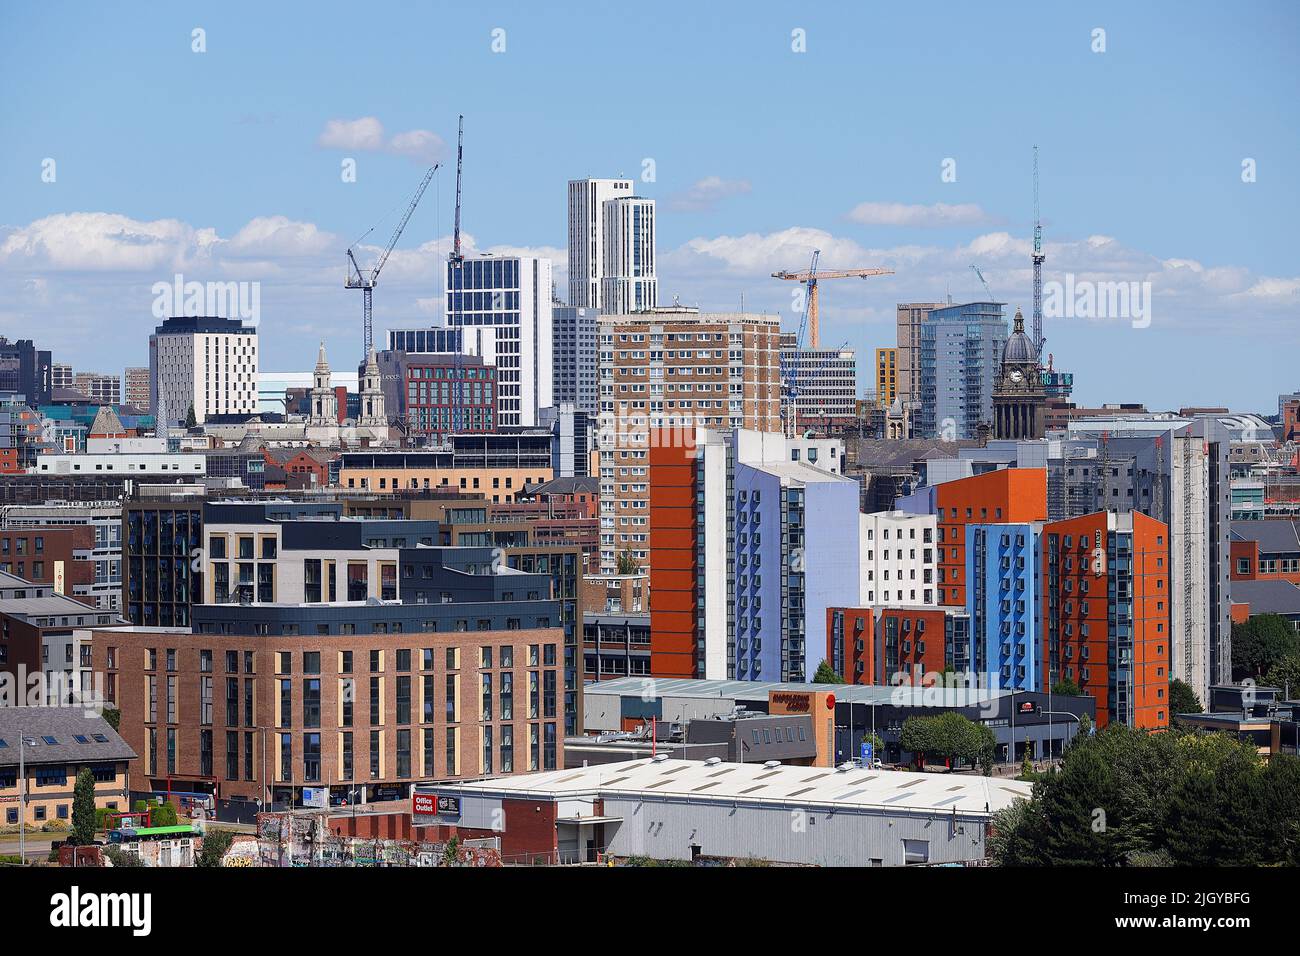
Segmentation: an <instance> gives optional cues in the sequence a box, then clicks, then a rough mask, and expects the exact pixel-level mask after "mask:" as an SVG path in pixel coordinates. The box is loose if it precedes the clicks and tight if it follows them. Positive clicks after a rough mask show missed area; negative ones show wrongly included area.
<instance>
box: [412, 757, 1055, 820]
mask: <svg viewBox="0 0 1300 956" xmlns="http://www.w3.org/2000/svg"><path fill="white" fill-rule="evenodd" d="M429 789H430V790H431V791H435V792H440V793H447V794H451V795H455V794H457V793H459V794H461V795H463V796H485V797H490V796H500V797H506V798H511V797H520V796H527V797H539V798H549V799H558V798H565V797H577V796H581V795H585V794H591V795H595V796H603V797H605V798H608V797H609V796H611V795H618V796H627V797H636V796H643V797H647V798H655V799H659V798H672V797H675V798H679V799H681V800H686V801H691V802H695V801H710V802H713V801H727V802H737V801H741V802H745V803H781V804H786V805H789V804H795V805H810V804H815V805H818V806H824V807H839V808H845V809H848V808H855V809H879V810H894V811H905V812H909V813H953V812H959V813H978V814H985V813H992V812H995V811H997V810H1001V809H1002V808H1004V807H1007V806H1010V805H1011V804H1012V803H1013V802H1014V801H1015V800H1017V799H1025V800H1027V799H1029V796H1030V791H1031V790H1032V789H1033V785H1032V784H1029V783H1023V782H1021V781H1018V780H1009V779H1001V778H997V777H984V776H977V775H972V774H952V773H913V772H910V771H906V770H865V769H861V768H857V767H854V768H853V769H849V770H839V769H835V768H831V767H799V766H793V765H781V766H777V767H769V766H766V765H764V764H761V763H744V764H742V763H708V762H704V761H699V760H674V759H672V758H667V759H664V758H648V759H644V760H628V761H622V762H619V763H610V764H600V765H598V766H593V767H582V768H578V769H567V770H550V771H546V772H544V773H532V774H523V775H520V776H514V777H500V778H497V779H494V780H482V781H476V782H473V783H462V784H448V785H432V786H431V787H430V788H429Z"/></svg>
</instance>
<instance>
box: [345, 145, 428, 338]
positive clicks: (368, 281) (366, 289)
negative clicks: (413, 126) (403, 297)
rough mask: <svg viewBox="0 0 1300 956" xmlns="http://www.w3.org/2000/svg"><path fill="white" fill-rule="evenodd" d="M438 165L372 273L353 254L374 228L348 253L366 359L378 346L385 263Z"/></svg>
mask: <svg viewBox="0 0 1300 956" xmlns="http://www.w3.org/2000/svg"><path fill="white" fill-rule="evenodd" d="M438 165H439V164H438V163H434V164H433V165H432V166H430V167H429V171H428V172H427V173H425V174H424V179H422V180H420V185H419V187H418V188H417V189H416V190H415V195H414V196H412V197H411V202H410V203H409V204H408V205H407V207H406V214H405V215H403V216H402V221H401V222H399V223H398V224H397V228H396V229H394V230H393V237H392V238H391V239H389V240H388V245H387V246H386V247H385V248H384V251H383V252H382V253H381V254H380V256H379V259H378V261H377V262H376V263H375V265H374V268H372V269H370V270H368V271H366V270H363V269H362V268H361V266H360V265H358V264H357V257H356V256H355V255H353V253H352V250H353V249H355V248H357V246H358V245H360V243H361V241H362V239H365V238H366V236H368V235H370V234H371V233H372V232H374V231H375V227H374V226H371V227H370V228H369V229H367V230H366V231H365V234H364V235H362V236H361V239H358V240H357V241H356V242H354V243H353V244H352V246H351V248H349V249H348V266H349V270H348V276H347V279H346V281H345V282H344V283H343V287H344V288H345V289H360V290H361V297H362V299H361V311H362V314H361V322H362V326H361V338H362V345H363V346H364V351H363V354H364V355H365V356H366V357H369V355H370V350H371V348H372V346H373V345H374V324H373V321H372V319H371V312H372V308H373V297H374V291H375V283H376V282H378V281H379V273H380V271H382V270H383V268H384V263H386V262H387V261H388V256H389V254H390V253H391V252H392V251H393V246H395V245H397V240H398V239H400V238H401V237H402V231H403V230H404V229H405V228H406V224H407V223H408V222H410V220H411V214H412V213H414V212H415V207H416V206H418V205H419V204H420V197H421V196H423V195H424V191H425V189H427V188H428V187H429V180H431V179H433V174H434V173H436V172H437V171H438Z"/></svg>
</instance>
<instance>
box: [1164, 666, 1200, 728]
mask: <svg viewBox="0 0 1300 956" xmlns="http://www.w3.org/2000/svg"><path fill="white" fill-rule="evenodd" d="M1200 712H1201V702H1200V700H1198V699H1197V697H1196V691H1194V690H1192V687H1191V685H1190V684H1186V683H1184V682H1183V681H1180V680H1179V679H1178V678H1177V677H1171V678H1170V679H1169V723H1170V725H1172V724H1173V722H1174V714H1199V713H1200Z"/></svg>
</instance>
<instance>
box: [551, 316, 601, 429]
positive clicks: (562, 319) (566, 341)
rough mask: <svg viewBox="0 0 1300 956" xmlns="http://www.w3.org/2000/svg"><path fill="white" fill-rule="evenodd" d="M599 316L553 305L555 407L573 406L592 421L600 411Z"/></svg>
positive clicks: (552, 347)
mask: <svg viewBox="0 0 1300 956" xmlns="http://www.w3.org/2000/svg"><path fill="white" fill-rule="evenodd" d="M599 314H600V313H599V312H598V310H596V309H594V308H585V307H583V306H574V305H560V304H558V303H552V304H551V316H552V323H553V331H552V334H551V353H552V356H553V363H554V371H553V373H552V376H551V379H552V383H551V384H552V388H551V391H552V398H553V399H554V402H555V404H556V405H560V404H562V403H564V402H570V403H572V404H573V405H574V406H575V407H576V408H577V409H578V410H579V411H581V412H586V413H587V414H588V415H591V416H593V417H594V416H595V415H596V414H597V413H598V411H599V409H598V407H597V399H596V392H597V386H596V378H597V374H598V373H597V366H596V319H597V317H598V316H599Z"/></svg>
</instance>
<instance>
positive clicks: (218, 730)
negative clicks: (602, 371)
mask: <svg viewBox="0 0 1300 956" xmlns="http://www.w3.org/2000/svg"><path fill="white" fill-rule="evenodd" d="M92 643H93V651H92V660H93V668H94V670H95V672H96V673H101V672H102V673H103V674H105V678H106V679H105V695H106V696H107V698H108V699H109V700H110V701H111V702H112V703H113V704H115V705H116V706H117V707H118V708H119V709H120V710H121V714H122V720H121V727H120V733H121V735H122V737H123V738H124V739H125V740H126V741H127V742H128V743H129V744H130V746H131V747H132V749H134V750H135V752H136V753H138V754H139V755H140V759H139V761H138V763H137V764H136V766H135V775H136V780H138V781H139V787H140V789H146V788H151V789H153V790H160V791H166V790H172V791H195V792H203V793H212V794H215V795H216V796H217V797H219V798H222V799H236V800H247V801H256V800H263V801H265V800H266V799H267V798H268V795H269V796H271V797H272V798H273V799H274V801H275V802H276V803H280V802H285V801H287V800H288V799H289V797H290V796H291V795H292V796H293V798H294V799H295V800H301V798H302V790H303V788H304V787H309V788H323V787H327V788H329V790H330V793H331V799H332V801H334V802H342V801H343V800H344V799H345V798H348V797H349V796H350V795H351V794H353V793H360V792H361V791H362V790H363V789H364V791H365V795H366V798H367V799H369V800H383V799H405V798H406V796H407V790H408V787H409V785H410V784H411V783H414V782H416V781H420V780H424V781H428V780H465V779H476V778H482V777H491V776H499V775H504V774H512V773H524V772H531V771H536V770H546V769H556V768H559V767H562V766H563V765H564V763H563V761H564V755H563V749H562V748H563V737H564V734H563V713H562V702H561V695H562V693H563V680H562V667H563V653H564V632H563V630H562V629H560V628H544V629H524V630H497V631H463V632H447V633H442V632H440V633H396V634H392V633H389V634H365V635H360V634H358V635H355V636H349V637H347V638H346V639H340V637H339V636H337V635H335V636H329V635H321V636H315V635H311V636H308V635H295V636H289V635H283V636H269V635H257V636H234V635H226V634H208V633H198V634H190V633H182V632H175V631H167V630H163V629H152V630H151V629H141V628H123V629H118V630H97V631H95V632H94V633H93V639H92ZM355 799H356V798H355V797H353V798H352V800H351V801H350V802H355Z"/></svg>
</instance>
